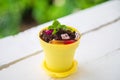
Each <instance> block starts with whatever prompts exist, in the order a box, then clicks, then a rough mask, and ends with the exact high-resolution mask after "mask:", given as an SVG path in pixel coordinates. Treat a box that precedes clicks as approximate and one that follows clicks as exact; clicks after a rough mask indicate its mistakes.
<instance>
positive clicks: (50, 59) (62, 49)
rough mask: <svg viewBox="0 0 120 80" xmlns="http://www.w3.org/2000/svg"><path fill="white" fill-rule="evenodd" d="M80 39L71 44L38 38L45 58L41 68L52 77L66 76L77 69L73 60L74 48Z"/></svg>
mask: <svg viewBox="0 0 120 80" xmlns="http://www.w3.org/2000/svg"><path fill="white" fill-rule="evenodd" d="M79 42H80V39H79V40H78V41H76V42H74V43H72V44H67V45H64V44H50V43H47V42H45V41H43V40H42V39H40V44H41V46H42V48H43V50H44V54H45V60H44V62H43V68H44V69H45V71H46V72H47V73H48V74H49V75H50V76H52V77H66V76H68V75H70V74H72V73H74V72H75V71H76V70H77V62H76V61H75V60H74V54H75V50H76V48H77V47H78V45H79Z"/></svg>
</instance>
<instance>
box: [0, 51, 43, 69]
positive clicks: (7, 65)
mask: <svg viewBox="0 0 120 80" xmlns="http://www.w3.org/2000/svg"><path fill="white" fill-rule="evenodd" d="M41 52H43V50H40V51H36V52H34V53H32V54H30V55H27V56H25V57H22V58H20V59H17V60H15V61H12V62H10V63H8V64H4V65H1V66H0V70H3V69H5V68H8V67H9V66H11V65H13V64H16V63H18V62H20V61H23V60H25V59H27V58H30V57H32V56H36V55H38V54H40V53H41Z"/></svg>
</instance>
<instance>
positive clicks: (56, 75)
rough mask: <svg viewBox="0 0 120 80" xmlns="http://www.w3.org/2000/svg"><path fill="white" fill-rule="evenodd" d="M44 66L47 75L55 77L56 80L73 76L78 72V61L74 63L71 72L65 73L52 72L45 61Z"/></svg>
mask: <svg viewBox="0 0 120 80" xmlns="http://www.w3.org/2000/svg"><path fill="white" fill-rule="evenodd" d="M42 66H43V69H44V70H45V71H46V73H47V74H48V75H49V76H51V77H55V78H62V77H67V76H69V75H71V74H73V73H74V72H76V71H77V61H76V60H74V61H73V65H72V67H71V68H70V69H69V70H67V71H65V72H54V71H51V70H50V69H48V68H47V66H46V62H45V60H44V61H43V65H42Z"/></svg>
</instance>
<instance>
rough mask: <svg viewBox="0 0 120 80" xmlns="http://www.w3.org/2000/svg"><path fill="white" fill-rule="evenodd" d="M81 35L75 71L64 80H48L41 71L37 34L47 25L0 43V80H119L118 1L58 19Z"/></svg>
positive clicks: (5, 39) (119, 6)
mask: <svg viewBox="0 0 120 80" xmlns="http://www.w3.org/2000/svg"><path fill="white" fill-rule="evenodd" d="M59 21H60V22H61V23H62V24H66V25H70V26H74V27H76V28H77V29H78V30H79V31H81V33H82V38H81V43H80V45H79V47H78V49H77V51H76V55H75V59H76V60H77V61H78V62H79V64H78V71H77V72H76V73H74V74H73V75H71V76H69V77H66V78H60V79H57V78H51V77H50V76H48V75H46V73H45V72H44V70H43V69H42V68H41V63H42V60H43V57H44V54H43V50H42V48H41V47H40V44H39V39H38V32H39V30H40V29H41V28H43V27H45V26H48V25H50V24H51V22H48V23H45V24H43V25H40V26H37V27H35V28H31V29H29V30H27V31H25V32H21V33H19V34H17V35H15V36H9V37H6V38H3V39H0V80H120V1H119V0H114V1H108V2H106V3H103V4H100V5H98V6H95V7H92V8H89V9H86V10H83V11H80V12H76V13H74V14H71V15H68V16H66V17H63V18H60V19H59Z"/></svg>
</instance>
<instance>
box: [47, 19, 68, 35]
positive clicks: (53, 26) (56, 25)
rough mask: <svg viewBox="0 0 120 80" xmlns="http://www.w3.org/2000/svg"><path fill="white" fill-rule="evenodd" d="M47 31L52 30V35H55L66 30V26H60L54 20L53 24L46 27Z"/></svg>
mask: <svg viewBox="0 0 120 80" xmlns="http://www.w3.org/2000/svg"><path fill="white" fill-rule="evenodd" d="M48 29H49V30H53V32H52V34H56V33H57V32H58V30H59V29H64V30H65V29H67V26H66V25H61V24H60V22H58V21H57V20H54V22H53V24H52V25H50V26H49V27H48Z"/></svg>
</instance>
